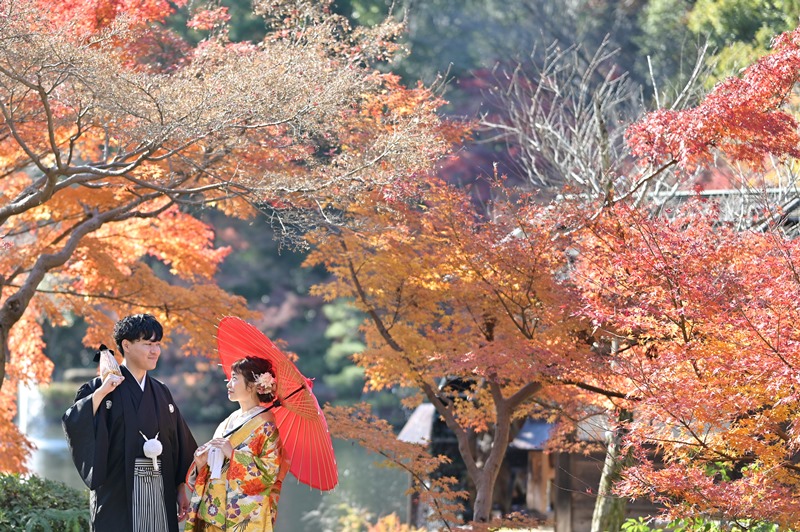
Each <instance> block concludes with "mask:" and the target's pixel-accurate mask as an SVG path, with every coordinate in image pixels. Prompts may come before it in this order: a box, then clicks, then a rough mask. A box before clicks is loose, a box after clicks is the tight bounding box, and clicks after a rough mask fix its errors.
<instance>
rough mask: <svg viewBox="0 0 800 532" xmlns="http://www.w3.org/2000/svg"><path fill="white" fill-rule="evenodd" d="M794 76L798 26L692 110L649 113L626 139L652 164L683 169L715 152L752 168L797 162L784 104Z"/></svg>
mask: <svg viewBox="0 0 800 532" xmlns="http://www.w3.org/2000/svg"><path fill="white" fill-rule="evenodd" d="M798 72H800V28H797V29H795V30H794V31H791V32H787V33H784V34H782V35H780V36H779V37H777V38H776V39H775V42H774V44H773V49H772V51H771V52H770V53H769V54H767V55H765V56H764V57H762V58H760V59H759V60H758V61H757V62H756V63H754V64H753V65H751V66H749V67H748V68H746V69H745V70H744V71H743V72H742V75H741V77H730V78H728V79H726V80H725V81H723V82H722V83H720V84H718V85H717V86H716V87H714V89H713V90H712V91H711V93H710V94H708V95H707V96H706V97H705V98H704V99H703V101H702V102H701V103H700V104H699V105H697V106H696V107H693V108H691V109H686V110H682V111H675V110H667V109H661V110H658V111H655V112H652V113H649V114H647V115H646V116H645V117H644V118H643V119H642V120H640V121H639V122H637V123H636V124H634V125H632V126H630V128H629V129H628V131H627V132H626V138H627V140H628V142H629V144H630V146H631V149H632V151H633V153H634V155H636V156H638V157H641V158H643V159H646V160H648V161H650V162H653V163H656V164H664V163H668V162H670V161H677V162H678V163H680V164H681V166H683V167H684V168H686V169H688V170H691V169H693V168H694V167H695V166H697V165H702V164H708V163H712V161H713V157H714V155H715V154H719V153H722V154H724V155H725V156H726V157H727V158H728V159H729V160H731V161H742V162H745V163H749V164H752V165H754V166H756V167H760V166H761V165H762V164H763V162H764V160H765V158H766V156H768V155H775V156H778V157H781V158H785V157H793V158H797V157H798V156H800V133H799V132H798V124H797V121H796V120H795V118H794V116H793V115H792V114H791V112H790V110H789V109H788V108H787V104H788V102H789V101H790V100H791V95H792V90H793V89H794V87H795V84H796V83H797V81H798V79H800V75H799V74H798Z"/></svg>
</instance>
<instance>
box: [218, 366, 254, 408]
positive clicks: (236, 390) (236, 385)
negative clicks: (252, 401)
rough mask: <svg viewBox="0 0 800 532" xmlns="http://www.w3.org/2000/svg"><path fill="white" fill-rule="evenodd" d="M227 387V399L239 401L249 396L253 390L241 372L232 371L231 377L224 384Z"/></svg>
mask: <svg viewBox="0 0 800 532" xmlns="http://www.w3.org/2000/svg"><path fill="white" fill-rule="evenodd" d="M225 387H226V388H228V399H230V400H231V401H241V400H243V399H248V398H250V397H251V396H252V395H253V394H254V393H255V392H254V391H253V390H254V389H253V387H252V385H251V384H250V383H248V382H247V381H246V380H245V378H244V376H242V374H241V373H237V372H235V371H234V372H232V373H231V378H230V379H229V380H228V383H227V384H226V386H225Z"/></svg>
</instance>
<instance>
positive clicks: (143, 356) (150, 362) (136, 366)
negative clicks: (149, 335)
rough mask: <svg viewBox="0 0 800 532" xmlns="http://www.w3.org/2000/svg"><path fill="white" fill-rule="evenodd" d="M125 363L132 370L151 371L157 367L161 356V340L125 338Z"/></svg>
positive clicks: (123, 345)
mask: <svg viewBox="0 0 800 532" xmlns="http://www.w3.org/2000/svg"><path fill="white" fill-rule="evenodd" d="M122 347H123V348H124V349H125V365H126V366H127V367H128V369H130V370H131V371H135V370H139V371H151V370H154V369H156V364H157V363H158V357H159V356H161V342H159V341H157V340H136V341H133V342H131V341H129V340H123V344H122Z"/></svg>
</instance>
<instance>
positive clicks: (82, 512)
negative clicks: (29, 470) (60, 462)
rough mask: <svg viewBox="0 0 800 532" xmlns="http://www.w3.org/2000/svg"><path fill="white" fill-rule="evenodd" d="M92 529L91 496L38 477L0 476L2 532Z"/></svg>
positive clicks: (0, 525)
mask: <svg viewBox="0 0 800 532" xmlns="http://www.w3.org/2000/svg"><path fill="white" fill-rule="evenodd" d="M88 529H89V492H88V490H84V491H79V490H76V489H74V488H71V487H69V486H67V485H66V484H64V483H62V482H56V481H53V480H47V479H43V478H40V477H37V476H35V475H33V476H31V477H29V478H25V477H21V476H19V475H16V474H14V475H11V474H5V473H0V530H20V531H22V530H25V531H26V532H50V531H56V530H58V531H62V530H63V531H67V532H72V531H75V532H80V531H81V530H88Z"/></svg>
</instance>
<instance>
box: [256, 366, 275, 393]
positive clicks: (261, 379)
mask: <svg viewBox="0 0 800 532" xmlns="http://www.w3.org/2000/svg"><path fill="white" fill-rule="evenodd" d="M253 377H255V381H256V391H257V392H258V393H260V394H262V395H266V394H270V393H273V392H274V391H275V377H273V376H272V374H271V373H270V372H268V371H265V372H264V373H261V374H259V375H256V374H255V373H254V374H253Z"/></svg>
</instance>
